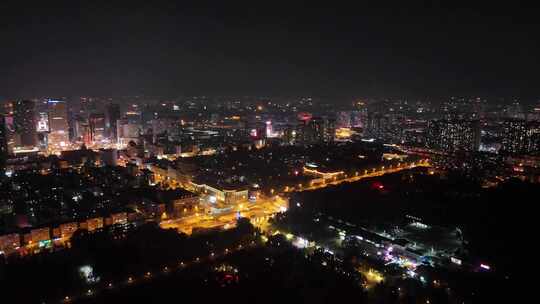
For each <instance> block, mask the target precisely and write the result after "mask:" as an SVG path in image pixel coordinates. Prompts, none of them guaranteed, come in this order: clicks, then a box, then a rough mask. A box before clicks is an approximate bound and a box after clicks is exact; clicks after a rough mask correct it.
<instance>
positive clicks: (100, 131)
mask: <svg viewBox="0 0 540 304" xmlns="http://www.w3.org/2000/svg"><path fill="white" fill-rule="evenodd" d="M88 125H89V126H90V137H91V140H92V142H98V141H102V140H103V139H105V137H106V136H105V117H104V115H103V114H91V115H90V117H89V118H88Z"/></svg>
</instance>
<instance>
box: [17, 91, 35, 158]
mask: <svg viewBox="0 0 540 304" xmlns="http://www.w3.org/2000/svg"><path fill="white" fill-rule="evenodd" d="M13 126H14V129H15V136H16V140H15V145H16V146H20V147H34V146H35V145H36V139H37V136H36V124H35V118H34V102H33V101H31V100H17V101H15V102H14V104H13Z"/></svg>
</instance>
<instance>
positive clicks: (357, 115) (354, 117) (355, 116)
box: [351, 108, 368, 128]
mask: <svg viewBox="0 0 540 304" xmlns="http://www.w3.org/2000/svg"><path fill="white" fill-rule="evenodd" d="M367 120H368V111H367V109H366V108H362V109H359V110H357V111H352V112H351V127H352V128H366V125H367Z"/></svg>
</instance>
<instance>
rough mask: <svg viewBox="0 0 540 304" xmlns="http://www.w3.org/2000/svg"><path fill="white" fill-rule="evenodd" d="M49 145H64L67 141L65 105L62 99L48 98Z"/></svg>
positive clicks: (67, 130)
mask: <svg viewBox="0 0 540 304" xmlns="http://www.w3.org/2000/svg"><path fill="white" fill-rule="evenodd" d="M48 110H49V130H50V133H49V140H48V142H49V145H51V146H54V147H65V146H66V145H67V144H68V143H69V125H68V114H67V105H66V102H65V101H63V100H49V101H48Z"/></svg>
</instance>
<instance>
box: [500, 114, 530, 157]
mask: <svg viewBox="0 0 540 304" xmlns="http://www.w3.org/2000/svg"><path fill="white" fill-rule="evenodd" d="M502 150H503V151H505V152H507V153H524V152H527V122H526V121H525V120H524V119H508V120H505V121H504V122H503V130H502Z"/></svg>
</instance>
